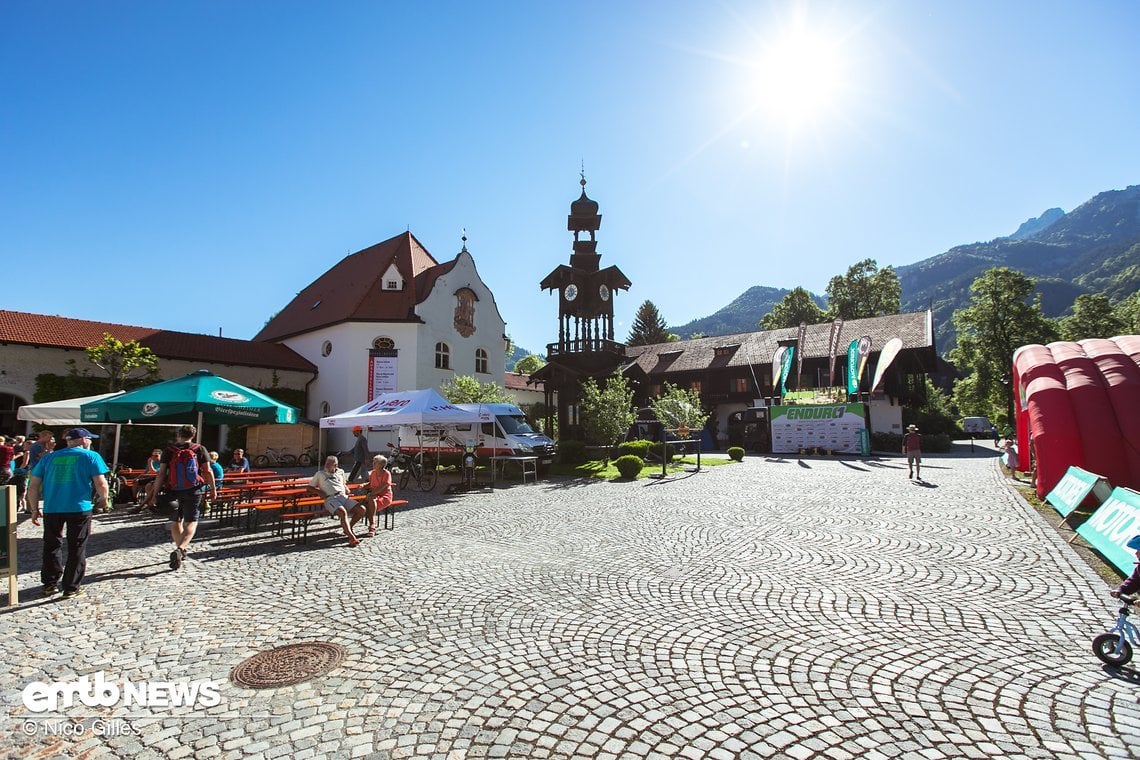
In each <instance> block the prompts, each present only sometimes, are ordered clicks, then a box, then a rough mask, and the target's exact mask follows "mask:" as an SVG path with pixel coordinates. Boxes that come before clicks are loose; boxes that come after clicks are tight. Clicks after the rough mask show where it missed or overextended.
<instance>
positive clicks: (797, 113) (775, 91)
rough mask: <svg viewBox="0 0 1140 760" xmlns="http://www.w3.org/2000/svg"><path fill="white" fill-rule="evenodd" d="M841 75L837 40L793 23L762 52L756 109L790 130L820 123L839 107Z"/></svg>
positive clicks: (840, 53)
mask: <svg viewBox="0 0 1140 760" xmlns="http://www.w3.org/2000/svg"><path fill="white" fill-rule="evenodd" d="M844 73H845V67H844V62H843V56H842V51H841V47H840V43H839V42H838V41H837V40H835V39H831V38H828V37H826V36H823V35H822V34H819V33H813V32H811V31H809V30H808V29H806V28H805V27H804V26H803V25H797V26H795V27H793V28H791V29H788V30H787V31H786V32H785V33H784V34H783V35H782V36H781V37H780V38H779V39H778V40H776V41H774V42H773V43H771V44H770V45H768V46H766V47H765V48H764V49H763V51H762V52H761V55H760V59H759V61H758V65H757V72H756V78H755V88H756V93H757V97H758V103H757V107H758V109H759V110H760V111H761V112H762V113H763V114H765V115H767V116H769V117H771V118H773V119H778V120H781V121H783V122H784V125H785V126H786V127H788V128H795V127H798V126H801V125H804V124H805V123H808V122H818V121H820V120H822V119H823V118H824V117H826V116H827V114H828V113H829V112H832V111H833V110H835V109H836V108H837V106H838V103H837V101H838V100H839V99H840V97H841V95H842V91H843V89H844Z"/></svg>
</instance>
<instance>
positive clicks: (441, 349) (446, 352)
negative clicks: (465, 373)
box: [435, 343, 451, 369]
mask: <svg viewBox="0 0 1140 760" xmlns="http://www.w3.org/2000/svg"><path fill="white" fill-rule="evenodd" d="M435 368H436V369H451V349H450V348H448V347H447V344H446V343H436V344H435Z"/></svg>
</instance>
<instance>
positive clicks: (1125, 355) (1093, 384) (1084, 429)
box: [1013, 335, 1140, 498]
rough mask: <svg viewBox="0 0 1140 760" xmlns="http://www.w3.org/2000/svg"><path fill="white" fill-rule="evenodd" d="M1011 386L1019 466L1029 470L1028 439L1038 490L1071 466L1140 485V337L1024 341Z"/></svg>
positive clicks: (1016, 357)
mask: <svg viewBox="0 0 1140 760" xmlns="http://www.w3.org/2000/svg"><path fill="white" fill-rule="evenodd" d="M1013 393H1014V405H1015V407H1016V415H1017V441H1018V453H1019V455H1020V456H1018V469H1019V470H1022V471H1023V472H1024V471H1028V470H1029V466H1030V465H1029V457H1028V456H1027V454H1028V453H1029V446H1031V447H1032V449H1033V451H1034V454H1035V456H1036V459H1037V496H1038V497H1040V498H1045V495H1046V494H1047V493H1049V492H1050V491H1051V490H1053V486H1055V485H1057V481H1059V480H1060V479H1061V476H1063V475H1064V474H1065V471H1066V470H1067V469H1069V466H1070V465H1076V466H1077V467H1081V468H1083V469H1085V470H1088V471H1089V472H1094V473H1096V474H1097V475H1102V476H1104V477H1105V478H1108V481H1109V482H1110V483H1111V484H1112V485H1113V486H1125V487H1127V488H1133V489H1137V490H1140V336H1138V335H1123V336H1120V337H1116V338H1107V339H1106V338H1092V339H1089V340H1082V341H1079V342H1077V343H1071V342H1068V341H1058V342H1056V343H1050V344H1049V345H1047V346H1042V345H1039V344H1034V345H1030V346H1022V347H1021V348H1019V349H1017V351H1015V352H1014V353H1013ZM1027 442H1028V444H1029V445H1028V446H1027Z"/></svg>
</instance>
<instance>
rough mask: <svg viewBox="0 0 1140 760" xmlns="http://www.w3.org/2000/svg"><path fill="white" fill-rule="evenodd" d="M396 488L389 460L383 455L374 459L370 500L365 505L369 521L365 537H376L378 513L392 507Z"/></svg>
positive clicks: (370, 476) (369, 487)
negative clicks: (389, 467)
mask: <svg viewBox="0 0 1140 760" xmlns="http://www.w3.org/2000/svg"><path fill="white" fill-rule="evenodd" d="M395 487H396V485H395V484H394V483H393V482H392V473H390V472H389V471H388V458H387V457H386V456H384V455H382V454H377V455H376V456H374V457H372V471H371V472H369V473H368V500H367V501H366V502H365V503H364V508H365V516H366V518H367V520H368V533H366V534H365V535H368V536H375V535H376V513H377V512H382V511H383V510H385V509H387V508H388V507H389V506H391V504H392V491H393V489H395Z"/></svg>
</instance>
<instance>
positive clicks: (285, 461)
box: [281, 454, 297, 467]
mask: <svg viewBox="0 0 1140 760" xmlns="http://www.w3.org/2000/svg"><path fill="white" fill-rule="evenodd" d="M281 465H282V466H283V467H296V466H297V457H295V456H293V455H292V454H282V455H281Z"/></svg>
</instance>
